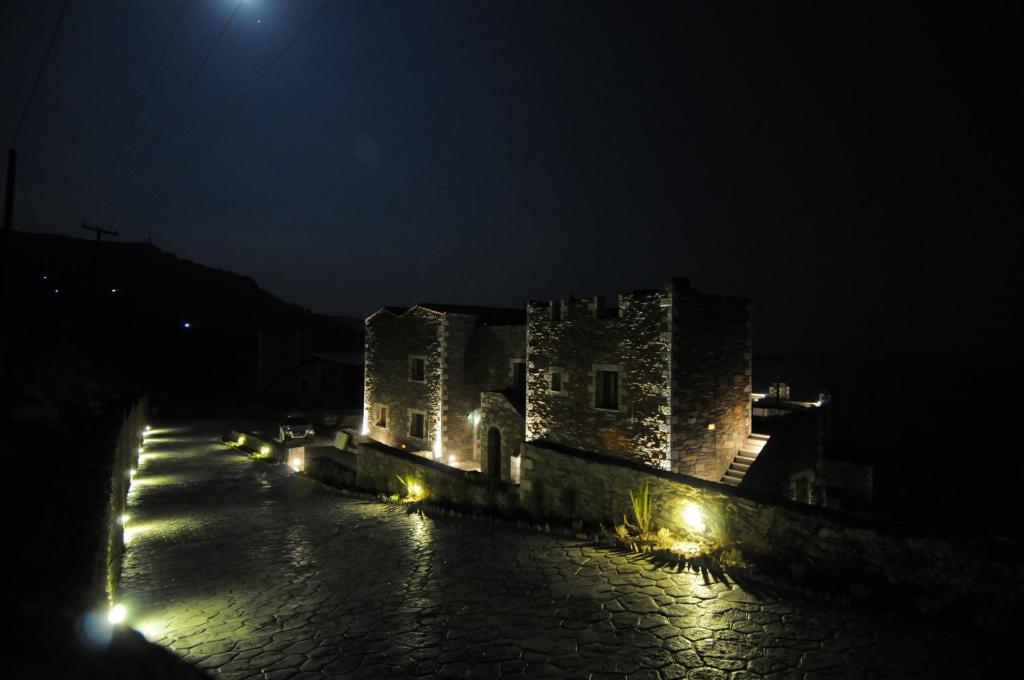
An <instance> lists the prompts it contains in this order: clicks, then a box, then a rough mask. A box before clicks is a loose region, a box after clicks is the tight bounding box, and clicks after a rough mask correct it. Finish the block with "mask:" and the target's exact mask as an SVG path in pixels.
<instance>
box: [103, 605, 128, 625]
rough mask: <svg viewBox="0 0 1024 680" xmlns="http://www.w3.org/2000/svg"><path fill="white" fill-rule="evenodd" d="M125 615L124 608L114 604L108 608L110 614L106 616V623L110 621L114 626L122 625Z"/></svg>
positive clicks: (126, 612)
mask: <svg viewBox="0 0 1024 680" xmlns="http://www.w3.org/2000/svg"><path fill="white" fill-rule="evenodd" d="M127 615H128V610H126V609H125V608H124V605H123V604H115V605H114V606H113V607H111V608H110V612H109V613H108V614H107V621H110V622H111V623H112V624H114V625H115V626H116V625H117V624H119V623H124V619H125V617H126V616H127Z"/></svg>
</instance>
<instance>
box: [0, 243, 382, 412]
mask: <svg viewBox="0 0 1024 680" xmlns="http://www.w3.org/2000/svg"><path fill="white" fill-rule="evenodd" d="M9 263H10V270H9V272H8V279H7V280H8V291H9V314H8V323H7V327H8V350H7V356H6V366H7V369H8V374H9V375H11V376H12V379H15V380H17V381H20V382H21V383H22V384H23V385H35V384H38V383H40V382H41V381H42V382H46V381H47V380H50V381H51V382H52V378H53V375H54V374H61V373H65V372H68V371H72V370H78V369H72V368H70V367H73V366H79V367H80V366H82V365H85V364H88V365H89V366H90V367H91V368H90V369H89V370H90V371H94V372H95V374H96V375H106V376H118V377H119V379H121V380H127V381H130V382H133V383H135V384H138V385H139V386H141V387H144V388H146V389H153V390H161V389H166V390H168V391H171V392H174V393H178V394H180V395H181V396H188V397H190V398H194V397H195V396H197V395H202V396H207V397H212V396H213V395H215V394H232V395H239V394H240V393H244V392H247V391H250V390H251V389H252V385H253V384H254V375H255V364H256V345H257V335H258V333H259V332H264V333H268V334H271V335H282V336H285V335H294V334H295V333H297V332H301V333H302V334H303V335H304V337H305V341H306V346H307V347H308V348H309V349H311V350H312V351H323V352H359V351H362V347H363V339H362V329H361V324H360V325H355V324H353V323H352V320H350V319H346V318H344V317H341V318H339V317H330V316H325V315H321V314H314V313H312V312H310V311H309V310H308V309H304V308H302V307H300V306H298V305H294V304H290V303H287V302H285V301H283V300H281V299H279V298H277V297H275V296H274V295H272V294H270V293H268V292H267V291H265V290H263V289H261V288H260V287H259V286H258V285H257V284H256V282H255V281H253V280H252V279H251V278H248V277H246V276H241V275H239V274H235V273H233V272H228V271H223V270H219V269H214V268H212V267H207V266H204V265H202V264H199V263H196V262H191V261H188V260H184V259H181V258H178V257H176V256H175V255H174V254H172V253H168V252H165V251H163V250H161V249H159V248H157V247H156V246H154V245H152V244H148V243H121V242H117V241H110V242H102V243H100V244H99V245H98V246H97V244H96V243H95V242H94V241H92V240H87V239H77V238H71V237H68V236H57V235H50V234H31V233H25V232H15V233H13V234H12V238H11V250H10V259H9ZM44 364H45V365H46V366H47V367H49V368H45V369H44V368H43V365H44ZM54 365H59V366H61V367H62V368H60V369H59V370H55V369H53V368H52V367H53V366H54ZM44 375H48V376H50V377H49V378H44Z"/></svg>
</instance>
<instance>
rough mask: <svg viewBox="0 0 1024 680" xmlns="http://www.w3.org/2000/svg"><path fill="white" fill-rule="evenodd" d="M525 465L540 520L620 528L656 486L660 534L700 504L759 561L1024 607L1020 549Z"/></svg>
mask: <svg viewBox="0 0 1024 680" xmlns="http://www.w3.org/2000/svg"><path fill="white" fill-rule="evenodd" d="M522 466H523V470H522V486H521V490H520V499H521V501H522V504H523V507H524V508H525V509H526V510H527V511H529V512H530V513H531V514H532V515H534V516H535V517H538V518H552V519H561V520H566V519H579V520H582V521H584V522H588V523H591V524H603V525H604V526H605V527H608V528H611V527H612V526H613V525H615V524H620V523H622V519H623V516H624V515H627V514H629V513H630V512H631V505H630V499H629V491H630V490H633V491H634V492H635V491H637V490H639V489H641V488H642V487H643V485H644V484H645V483H646V484H648V485H649V489H650V493H651V496H652V499H653V506H654V507H653V520H654V524H655V526H656V527H666V528H668V529H671V530H674V531H678V530H685V526H684V523H683V514H682V513H683V508H684V507H686V505H687V504H690V503H692V504H695V505H697V506H699V507H700V508H701V510H702V512H703V514H704V517H705V521H706V523H707V526H708V529H707V531H708V533H709V534H710V535H711V537H712V538H714V539H715V540H716V541H717V542H718V543H720V544H721V545H723V546H725V547H727V548H732V549H735V550H737V551H738V552H739V553H740V554H741V555H742V556H743V557H744V558H745V559H746V560H748V561H751V562H755V563H757V562H762V563H764V562H770V563H774V564H777V565H785V566H787V567H789V569H790V570H791V571H792V572H794V574H795V575H822V576H824V577H827V578H833V579H837V580H840V579H842V578H853V579H856V580H858V581H861V582H865V583H867V582H875V583H878V582H882V583H886V584H889V585H890V586H892V587H895V588H900V589H904V590H906V591H908V592H910V593H915V592H916V593H927V594H928V595H927V596H928V597H930V598H934V600H935V602H934V606H935V608H939V609H941V608H944V607H946V606H950V605H953V604H959V603H961V602H963V601H966V602H969V603H970V604H971V606H972V607H975V608H976V609H977V608H978V607H981V608H982V609H983V610H984V613H983V614H982V618H984V617H985V616H991V615H992V614H993V612H996V611H1001V612H1003V613H1005V612H1008V611H1012V609H1013V608H1014V607H1017V606H1020V605H1021V604H1024V567H1022V566H1021V562H1020V555H1019V547H1017V548H1016V551H1017V552H1018V554H1016V555H1015V554H1014V548H1013V547H1012V546H1005V545H1003V546H1002V547H1001V548H1000V546H999V545H998V544H995V543H994V542H992V541H986V540H984V539H981V538H975V537H956V536H938V535H928V534H926V533H923V532H914V531H911V530H908V529H907V528H904V527H899V526H895V525H887V524H883V523H880V522H875V521H870V520H865V519H862V518H855V517H852V516H848V515H842V514H840V513H837V512H835V511H831V510H828V509H824V508H817V507H814V506H807V505H803V504H799V503H793V502H789V501H785V500H777V499H772V498H767V497H758V496H755V495H753V494H750V493H749V492H743V491H741V490H735V489H733V488H732V487H729V486H726V485H723V484H718V483H715V482H707V481H704V480H700V479H696V478H693V477H687V476H685V475H680V474H677V473H672V472H667V471H661V470H656V469H652V468H650V467H646V466H643V465H641V464H637V463H633V462H631V461H628V460H625V459H620V458H611V457H607V456H601V455H599V454H594V453H587V452H582V451H578V450H575V449H571V448H568V447H563V446H560V445H558V444H550V443H544V442H533V443H528V444H526V446H525V447H524V453H523V461H522ZM944 511H946V512H952V511H954V509H953V508H951V507H947V508H944ZM1007 548H1009V549H1007ZM1000 549H1002V554H999V551H1000ZM997 618H998V617H997Z"/></svg>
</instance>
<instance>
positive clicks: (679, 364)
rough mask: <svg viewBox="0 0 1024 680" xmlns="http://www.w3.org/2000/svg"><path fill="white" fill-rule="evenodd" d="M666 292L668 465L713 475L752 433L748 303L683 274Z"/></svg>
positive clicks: (720, 471)
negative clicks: (700, 287) (698, 287)
mask: <svg viewBox="0 0 1024 680" xmlns="http://www.w3.org/2000/svg"><path fill="white" fill-rule="evenodd" d="M669 291H670V293H671V298H672V303H671V311H670V314H669V317H670V318H669V323H670V327H671V333H672V359H671V362H672V470H673V471H674V472H681V473H684V474H688V475H692V476H695V477H700V478H701V479H710V480H714V481H718V480H720V479H721V478H722V476H723V475H724V474H725V471H726V470H727V469H728V468H729V464H730V463H731V462H732V459H733V457H734V456H735V455H736V452H737V451H738V450H739V448H740V447H741V446H742V445H743V443H744V441H745V440H746V438H747V437H748V436H749V435H750V393H751V347H750V337H751V336H750V302H749V300H746V299H743V298H734V297H726V296H719V295H706V294H703V293H699V292H697V291H695V290H693V289H691V288H690V287H689V284H688V283H687V282H686V281H685V280H682V279H673V280H672V281H670V283H669ZM712 425H713V426H714V427H713V428H712V427H711V426H712Z"/></svg>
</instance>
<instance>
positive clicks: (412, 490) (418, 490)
mask: <svg viewBox="0 0 1024 680" xmlns="http://www.w3.org/2000/svg"><path fill="white" fill-rule="evenodd" d="M409 494H410V495H411V496H412V497H413V498H419V497H420V496H421V495H422V494H423V487H422V486H420V485H419V484H416V483H413V484H412V486H410V487H409Z"/></svg>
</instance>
